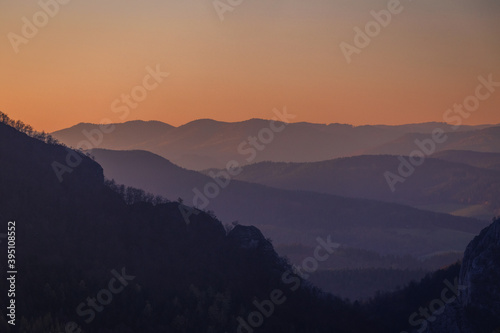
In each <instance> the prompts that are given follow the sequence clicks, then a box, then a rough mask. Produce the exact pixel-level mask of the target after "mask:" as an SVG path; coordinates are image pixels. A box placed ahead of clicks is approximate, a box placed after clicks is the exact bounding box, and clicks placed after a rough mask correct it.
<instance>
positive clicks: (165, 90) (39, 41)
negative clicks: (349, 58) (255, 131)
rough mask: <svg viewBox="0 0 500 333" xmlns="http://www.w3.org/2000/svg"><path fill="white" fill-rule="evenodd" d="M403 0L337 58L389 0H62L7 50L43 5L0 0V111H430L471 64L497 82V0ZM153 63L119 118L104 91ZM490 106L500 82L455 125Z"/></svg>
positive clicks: (476, 120)
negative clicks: (230, 6)
mask: <svg viewBox="0 0 500 333" xmlns="http://www.w3.org/2000/svg"><path fill="white" fill-rule="evenodd" d="M44 1H48V0H44ZM222 2H227V0H222ZM401 3H402V6H403V7H404V10H403V12H402V13H401V14H398V15H397V16H395V17H393V20H392V22H391V23H390V25H389V26H388V27H387V28H384V29H383V30H382V32H381V33H380V35H378V36H376V37H374V38H373V40H372V42H371V44H370V45H369V46H368V47H367V48H365V49H363V50H362V51H361V54H359V55H354V56H353V62H352V63H351V64H347V62H346V60H345V58H344V55H343V54H342V52H341V50H340V47H339V44H340V43H341V42H343V41H345V42H348V43H351V44H352V43H353V38H354V30H353V28H354V27H355V26H359V27H364V25H365V24H366V23H367V22H368V21H370V20H372V17H371V16H370V11H372V10H376V11H378V10H381V9H385V8H386V7H387V1H379V0H376V1H374V0H363V1H354V0H273V1H270V0H245V1H243V2H242V4H241V5H239V6H237V7H236V8H234V10H233V11H232V12H227V13H225V20H224V21H221V20H220V19H219V16H218V14H217V12H216V10H215V9H214V6H213V3H212V0H203V1H202V0H177V1H172V0H141V1H138V0H135V1H133V0H85V1H82V0H72V1H70V2H69V3H68V4H66V5H63V6H61V8H60V11H59V13H58V14H57V15H55V17H54V18H51V19H50V20H49V22H48V24H47V26H45V27H43V28H40V29H39V32H38V34H37V35H36V36H35V37H34V38H32V39H29V42H28V43H27V44H25V45H24V44H23V45H20V47H19V49H20V52H19V53H18V54H16V53H15V52H14V49H13V47H12V46H11V43H10V41H9V39H8V37H7V35H8V34H9V33H10V32H13V33H16V34H19V35H21V28H22V26H23V21H22V17H23V16H26V17H28V18H29V19H30V20H31V18H32V16H33V14H35V13H36V12H37V11H39V10H40V7H39V4H38V2H37V1H32V0H29V1H26V0H22V1H14V0H4V1H1V2H0V34H1V35H2V36H3V37H2V38H1V39H0V49H1V52H0V68H1V72H0V73H1V75H0V91H1V92H0V110H1V111H3V112H5V113H7V114H9V115H10V116H11V118H14V119H21V120H23V121H25V122H26V123H29V124H31V125H33V126H34V127H35V128H36V129H39V130H46V131H53V130H57V129H61V128H64V127H69V126H72V125H74V124H76V123H78V122H94V123H97V122H100V121H101V120H102V119H104V118H108V119H110V120H112V121H113V122H122V121H123V120H134V119H144V120H152V119H155V120H161V121H164V122H167V123H169V124H172V125H180V124H183V123H186V122H189V121H191V120H194V119H198V118H213V119H216V120H223V121H239V120H245V119H249V118H271V117H272V116H273V113H272V109H273V108H280V109H281V108H282V107H283V106H287V108H288V110H289V111H290V112H291V113H293V114H295V115H297V118H296V121H308V122H319V123H335V122H340V123H350V124H355V125H360V124H382V123H384V124H401V123H413V122H426V121H441V120H442V116H443V113H444V112H445V111H446V109H447V108H449V107H451V106H452V105H453V104H454V103H461V102H462V101H463V100H464V98H465V97H466V96H467V95H470V94H471V93H473V92H474V89H475V87H476V85H477V84H478V81H477V77H478V76H479V75H484V76H487V75H488V74H493V77H494V78H496V80H497V81H500V42H499V36H500V1H498V0H413V1H409V0H402V1H401ZM157 64H160V67H161V68H162V70H164V71H166V72H169V73H170V76H169V77H168V78H166V79H165V81H164V82H163V83H162V84H161V85H160V86H159V87H158V88H156V89H155V90H153V91H151V92H149V94H148V97H147V98H146V100H145V101H143V102H142V103H140V104H139V106H138V107H137V108H136V109H134V110H132V111H131V112H130V115H129V116H128V117H127V118H126V119H120V118H119V117H118V115H117V114H116V113H113V112H112V110H111V104H112V102H113V101H114V100H115V99H116V98H119V97H120V96H121V94H124V93H130V91H131V89H132V88H133V87H134V86H136V85H138V84H141V83H142V80H143V77H144V76H145V75H146V73H147V72H146V70H145V68H146V67H147V66H151V67H153V68H154V67H156V65H157ZM499 107H500V89H499V90H498V91H497V93H496V94H495V95H494V96H493V97H491V98H490V99H488V100H487V101H486V102H484V103H483V104H482V105H481V108H480V110H478V111H477V112H476V113H474V114H473V115H472V116H471V117H470V118H469V119H467V120H466V123H468V124H480V123H500V112H499Z"/></svg>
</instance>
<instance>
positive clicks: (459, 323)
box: [425, 219, 500, 333]
mask: <svg viewBox="0 0 500 333" xmlns="http://www.w3.org/2000/svg"><path fill="white" fill-rule="evenodd" d="M458 283H459V285H461V286H463V288H464V290H463V291H462V292H461V293H460V296H459V297H458V299H457V301H456V302H454V303H452V304H450V305H449V306H447V307H446V310H445V312H444V313H443V314H442V315H440V316H438V317H437V319H436V321H435V322H433V323H429V325H428V328H427V330H426V331H425V332H426V333H492V332H497V331H500V330H499V328H500V219H497V220H496V221H494V222H493V224H492V225H490V226H489V227H487V228H485V229H484V230H483V231H482V232H481V233H480V234H479V236H477V237H476V238H474V240H472V242H470V244H469V245H468V246H467V250H466V251H465V254H464V260H463V263H462V267H461V270H460V277H459V280H458Z"/></svg>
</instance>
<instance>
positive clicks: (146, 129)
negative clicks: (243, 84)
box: [52, 119, 500, 170]
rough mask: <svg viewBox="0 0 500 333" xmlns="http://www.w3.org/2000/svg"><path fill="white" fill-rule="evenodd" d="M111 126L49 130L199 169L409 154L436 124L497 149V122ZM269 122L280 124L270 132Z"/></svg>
mask: <svg viewBox="0 0 500 333" xmlns="http://www.w3.org/2000/svg"><path fill="white" fill-rule="evenodd" d="M113 126H114V127H113V130H112V131H110V132H109V133H102V132H101V136H100V135H99V134H96V133H99V132H97V131H99V128H100V127H99V125H95V124H88V123H80V124H78V125H75V126H73V127H70V128H67V129H63V130H59V131H56V132H54V133H52V135H53V136H54V137H55V138H56V139H58V140H60V141H61V142H63V143H65V144H67V145H69V146H72V147H77V146H78V144H79V143H80V142H82V141H84V140H87V141H90V143H92V141H94V143H95V144H92V148H106V149H113V150H132V149H140V150H147V151H150V152H153V153H155V154H158V155H160V156H163V157H165V158H166V159H168V160H170V161H171V162H173V163H175V164H177V165H179V166H182V167H185V168H188V169H191V170H203V169H208V168H224V167H225V166H226V163H227V162H228V161H230V160H236V161H238V162H239V163H240V164H241V165H245V164H249V163H256V162H261V161H276V162H315V161H322V160H329V159H333V158H337V157H345V156H354V155H362V154H369V153H373V154H378V153H385V154H403V155H408V154H410V153H411V152H412V151H413V150H414V149H415V145H414V143H413V140H414V139H415V138H417V137H428V136H429V135H430V133H431V132H432V131H433V130H434V129H436V128H442V129H443V130H444V131H446V132H453V133H451V134H450V137H453V138H452V139H450V142H449V143H448V145H452V143H453V147H458V148H454V149H462V148H460V144H461V143H463V145H464V146H466V147H467V148H463V149H469V148H470V147H471V146H473V143H475V146H474V147H477V148H478V149H482V150H481V151H495V149H496V148H495V147H488V144H493V145H494V144H496V143H497V142H498V141H491V140H488V138H489V136H491V135H493V136H495V135H497V134H498V133H500V129H499V128H496V129H489V128H490V127H491V126H493V125H482V126H461V127H460V128H459V129H458V131H453V128H452V126H450V125H447V124H444V123H423V124H410V125H399V126H386V125H373V126H372V125H367V126H351V125H344V124H329V125H324V124H312V123H290V124H288V125H287V126H286V127H283V124H282V123H274V124H273V125H271V124H270V121H269V120H263V119H251V120H247V121H243V122H235V123H226V122H219V121H215V120H210V119H201V120H196V121H193V122H190V123H187V124H185V125H182V126H179V127H174V126H171V125H168V124H165V123H161V122H157V121H148V122H144V121H130V122H126V123H122V124H114V125H113ZM270 127H272V128H279V129H280V130H279V131H276V132H272V133H271V132H270V131H269V128H270ZM483 129H484V130H485V131H484V132H483V131H482V130H483ZM488 130H489V131H488ZM85 133H86V134H87V135H85ZM259 133H260V136H259ZM270 133H271V134H270ZM471 133H474V134H471ZM89 137H90V138H91V139H89ZM251 137H254V138H256V140H257V141H256V142H255V143H253V144H252V143H251V142H250V141H249V138H251ZM465 138H468V140H465ZM261 139H262V141H261ZM481 142H482V144H481ZM255 147H257V148H255ZM262 147H263V148H262ZM443 147H444V146H443ZM496 147H499V145H498V144H497V145H496ZM86 149H89V148H88V147H87V148H86ZM440 149H441V148H440ZM443 149H444V148H443Z"/></svg>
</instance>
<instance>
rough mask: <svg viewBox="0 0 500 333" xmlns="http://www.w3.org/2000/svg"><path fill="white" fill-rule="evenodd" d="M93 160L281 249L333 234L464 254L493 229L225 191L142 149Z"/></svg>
mask: <svg viewBox="0 0 500 333" xmlns="http://www.w3.org/2000/svg"><path fill="white" fill-rule="evenodd" d="M92 155H93V156H94V157H95V160H96V161H97V162H98V163H99V164H100V165H101V166H102V167H103V169H104V174H105V176H106V177H107V178H109V179H114V180H115V181H116V182H117V183H120V184H125V185H128V186H133V187H138V188H142V189H144V190H146V191H148V192H151V193H154V194H160V195H164V196H166V197H167V198H170V199H173V200H175V199H177V198H178V197H182V198H183V199H184V201H183V202H184V203H185V204H186V205H192V204H193V202H194V206H197V207H199V208H203V209H205V210H211V211H214V212H215V213H216V215H217V216H218V217H219V218H220V219H221V220H222V221H224V222H225V223H231V222H233V221H238V223H240V224H244V225H255V226H257V227H259V229H261V230H262V231H263V232H264V234H265V235H266V236H267V237H271V238H272V239H273V240H274V241H275V242H276V244H278V245H280V244H294V243H301V244H304V245H312V244H315V242H316V239H317V238H318V237H327V236H328V235H331V237H332V239H334V240H335V241H336V242H338V243H341V244H342V245H344V246H346V247H352V248H362V249H367V250H373V251H376V252H379V253H386V254H387V253H392V254H398V255H404V254H411V255H414V256H423V255H431V256H432V254H434V253H441V252H442V251H452V252H453V251H459V252H460V251H463V249H464V246H465V245H466V244H467V243H468V242H469V241H470V239H471V237H473V235H474V234H475V233H477V231H478V230H480V229H482V228H483V227H484V226H485V225H487V222H483V221H479V220H476V219H470V218H461V217H454V216H451V215H447V214H439V213H433V212H428V211H423V210H418V209H415V208H411V207H408V206H403V205H400V204H393V203H384V202H379V201H373V200H367V199H353V198H345V197H341V196H337V195H330V194H322V193H316V192H306V191H290V190H283V189H276V188H271V187H268V186H264V185H259V184H253V183H248V182H242V181H237V180H231V181H230V182H229V184H228V185H227V186H225V187H224V188H223V187H222V186H218V185H216V183H217V182H216V181H215V180H214V179H213V178H211V177H208V176H205V175H202V174H199V173H197V172H195V171H189V170H185V169H182V168H180V167H178V166H176V165H175V164H173V163H171V162H169V161H167V160H165V159H163V158H162V157H160V156H157V155H155V154H152V153H149V152H144V151H110V150H102V149H96V150H93V151H92ZM219 181H221V182H223V180H222V179H219ZM207 184H212V185H207ZM206 188H208V189H209V191H208V192H206V191H205V189H206ZM195 193H197V195H195ZM200 193H202V194H200ZM205 193H208V195H205ZM203 197H204V198H205V199H203ZM193 198H194V199H195V201H193ZM207 201H208V204H207V205H204V204H205V203H207ZM282 254H286V253H282Z"/></svg>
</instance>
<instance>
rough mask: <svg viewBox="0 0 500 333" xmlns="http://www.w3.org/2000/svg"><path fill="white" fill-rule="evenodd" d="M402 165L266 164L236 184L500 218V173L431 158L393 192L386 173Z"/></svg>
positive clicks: (364, 161) (249, 169)
mask: <svg viewBox="0 0 500 333" xmlns="http://www.w3.org/2000/svg"><path fill="white" fill-rule="evenodd" d="M400 163H401V162H400V160H399V159H398V157H397V156H389V155H371V156H355V157H349V158H340V159H334V160H329V161H322V162H312V163H277V162H261V163H256V164H252V165H248V166H245V167H244V168H243V171H242V172H241V173H240V174H239V175H237V176H236V177H235V179H238V180H243V181H248V182H252V183H258V184H263V185H267V186H272V187H276V188H282V189H287V190H304V191H314V192H319V193H328V194H334V195H342V196H347V197H355V198H365V199H372V200H381V201H387V202H396V203H401V204H405V205H409V206H414V207H419V208H426V209H430V210H434V211H441V212H447V213H454V214H456V215H463V216H475V217H479V218H483V219H485V220H490V219H491V218H492V217H493V216H494V215H495V214H500V172H498V171H495V170H487V169H482V168H478V167H474V166H470V165H466V164H462V163H455V162H449V161H445V160H441V159H435V158H428V159H426V160H425V162H424V163H423V164H422V165H420V166H418V167H416V168H415V171H414V173H413V174H412V175H411V176H409V177H407V178H406V180H405V181H404V182H403V183H397V184H396V186H395V189H396V190H395V191H394V192H392V191H391V189H390V187H389V186H388V183H387V181H386V178H385V177H384V174H385V172H386V171H390V172H393V173H394V174H397V173H398V167H399V164H400ZM471 163H473V162H471ZM206 172H208V171H206ZM211 172H215V171H214V170H212V171H211Z"/></svg>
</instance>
